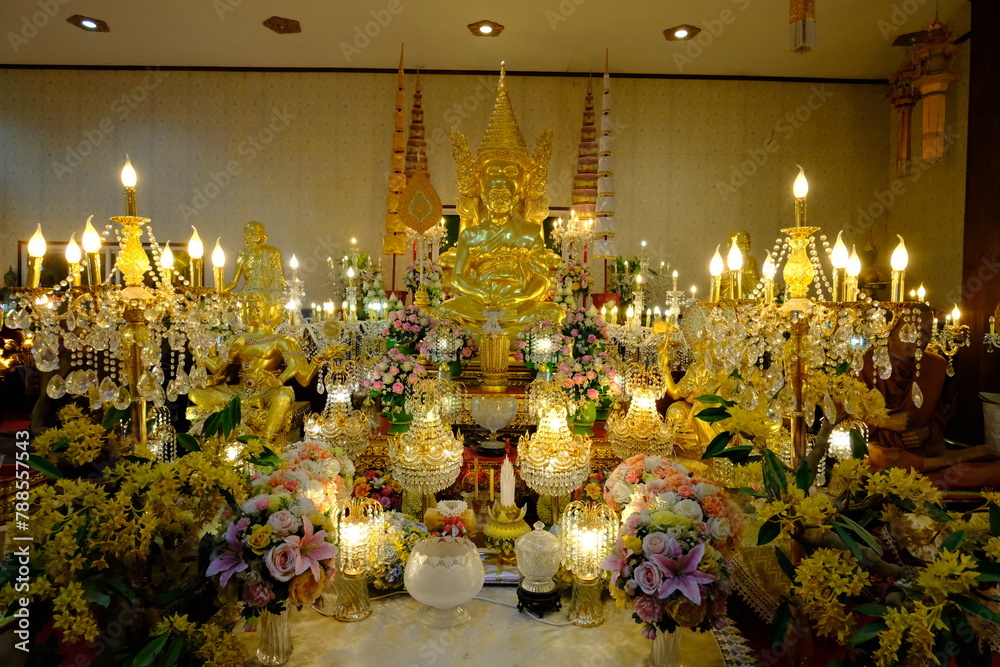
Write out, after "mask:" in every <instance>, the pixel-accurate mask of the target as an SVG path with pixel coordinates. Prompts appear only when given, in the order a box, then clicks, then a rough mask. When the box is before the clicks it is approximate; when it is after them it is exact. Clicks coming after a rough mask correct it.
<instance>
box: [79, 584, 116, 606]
mask: <svg viewBox="0 0 1000 667" xmlns="http://www.w3.org/2000/svg"><path fill="white" fill-rule="evenodd" d="M83 599H84V600H86V601H87V602H93V603H94V604H97V605H100V606H102V607H107V606H108V605H109V604H111V596H110V595H108V594H107V593H104V592H102V591H101V589H99V588H98V587H97V582H96V581H94V580H93V579H90V580H88V581H85V582H83Z"/></svg>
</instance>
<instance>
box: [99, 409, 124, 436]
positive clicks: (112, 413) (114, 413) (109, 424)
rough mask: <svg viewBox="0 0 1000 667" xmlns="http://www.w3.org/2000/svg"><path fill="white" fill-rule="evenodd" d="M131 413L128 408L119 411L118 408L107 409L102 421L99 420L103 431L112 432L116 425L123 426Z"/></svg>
mask: <svg viewBox="0 0 1000 667" xmlns="http://www.w3.org/2000/svg"><path fill="white" fill-rule="evenodd" d="M130 416H131V412H130V410H129V409H128V408H125V409H124V410H119V409H118V408H115V407H111V408H108V410H107V412H105V413H104V419H102V420H101V427H103V428H104V430H105V431H110V430H112V429H113V428H114V427H115V426H118V424H122V425H124V424H125V422H127V421H128V420H129V417H130Z"/></svg>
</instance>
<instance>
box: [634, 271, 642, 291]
mask: <svg viewBox="0 0 1000 667" xmlns="http://www.w3.org/2000/svg"><path fill="white" fill-rule="evenodd" d="M635 283H636V285H638V286H639V287H640V288H642V274H641V273H637V274H635Z"/></svg>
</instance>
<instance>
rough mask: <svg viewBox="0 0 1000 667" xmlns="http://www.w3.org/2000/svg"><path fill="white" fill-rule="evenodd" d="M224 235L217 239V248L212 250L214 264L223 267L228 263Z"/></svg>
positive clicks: (219, 267) (216, 266)
mask: <svg viewBox="0 0 1000 667" xmlns="http://www.w3.org/2000/svg"><path fill="white" fill-rule="evenodd" d="M221 241H222V237H221V236H220V237H217V238H216V239H215V250H213V251H212V266H213V267H215V268H217V269H221V268H222V267H224V266H225V265H226V253H225V252H223V250H222V244H221Z"/></svg>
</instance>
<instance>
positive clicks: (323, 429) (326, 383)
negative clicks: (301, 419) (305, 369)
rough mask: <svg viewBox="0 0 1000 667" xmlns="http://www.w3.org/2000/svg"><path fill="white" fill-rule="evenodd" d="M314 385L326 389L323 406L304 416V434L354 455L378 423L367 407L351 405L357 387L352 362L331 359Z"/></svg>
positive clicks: (350, 455) (368, 440)
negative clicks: (356, 407) (319, 411)
mask: <svg viewBox="0 0 1000 667" xmlns="http://www.w3.org/2000/svg"><path fill="white" fill-rule="evenodd" d="M317 386H319V387H323V388H324V389H325V391H326V406H325V407H324V408H323V412H321V413H320V414H318V415H310V416H309V417H307V418H306V420H305V425H304V430H305V434H306V437H308V438H309V439H312V440H319V441H321V442H325V443H327V444H328V445H330V446H332V447H339V448H341V449H343V450H344V453H345V454H347V456H349V457H350V458H354V457H356V456H357V455H358V454H360V453H361V452H363V451H364V449H365V447H367V446H368V443H369V442H371V440H372V438H374V437H375V435H376V431H377V428H378V424H377V422H376V421H375V420H374V419H373V418H372V415H371V413H370V412H369V411H367V410H353V409H351V395H352V393H354V391H355V390H357V387H358V382H357V373H356V372H355V363H354V362H353V361H351V360H347V359H341V360H339V361H333V362H331V363H330V365H329V366H328V367H327V368H326V369H325V371H324V372H323V373H322V375H321V377H320V379H319V382H318V385H317Z"/></svg>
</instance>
